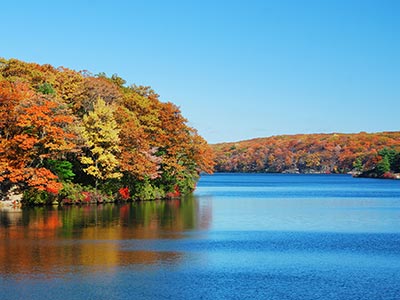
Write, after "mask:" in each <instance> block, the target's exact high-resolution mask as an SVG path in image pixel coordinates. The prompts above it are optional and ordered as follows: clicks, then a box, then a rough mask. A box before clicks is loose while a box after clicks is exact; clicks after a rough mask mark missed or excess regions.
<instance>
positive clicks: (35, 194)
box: [0, 58, 214, 205]
mask: <svg viewBox="0 0 400 300" xmlns="http://www.w3.org/2000/svg"><path fill="white" fill-rule="evenodd" d="M213 166H214V161H213V152H212V149H211V148H210V147H209V145H208V144H207V142H206V141H205V140H204V139H203V138H202V137H201V136H200V135H199V134H198V133H197V131H196V130H195V129H194V128H191V127H189V126H188V125H187V120H186V119H185V118H184V117H183V116H182V114H181V112H180V110H179V108H178V107H177V106H176V105H174V104H173V103H171V102H161V101H160V99H159V95H157V94H156V93H155V92H154V91H153V90H152V89H151V88H150V87H147V86H137V85H134V84H133V85H127V83H126V82H125V80H124V79H122V78H121V77H119V76H118V75H116V74H114V75H112V76H110V77H109V76H107V75H106V74H104V73H100V74H96V75H93V74H91V73H90V72H88V71H80V72H77V71H74V70H71V69H68V68H64V67H58V68H55V67H53V66H51V65H49V64H44V65H39V64H36V63H27V62H23V61H20V60H17V59H8V60H7V59H1V58H0V193H1V194H0V199H7V198H8V197H11V195H14V196H15V195H20V196H21V197H22V199H21V201H22V203H23V204H25V205H29V204H35V205H39V204H50V203H54V204H55V203H61V204H68V203H85V202H90V203H101V202H104V201H115V200H122V201H129V200H151V199H160V198H174V197H178V196H180V195H182V194H187V193H190V192H191V191H193V190H194V188H195V186H196V182H197V180H198V178H199V176H200V173H201V172H208V173H211V172H212V171H213Z"/></svg>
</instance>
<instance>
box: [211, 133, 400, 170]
mask: <svg viewBox="0 0 400 300" xmlns="http://www.w3.org/2000/svg"><path fill="white" fill-rule="evenodd" d="M212 147H213V149H214V152H215V155H216V159H215V161H216V167H215V170H216V171H217V172H279V173H281V172H290V173H346V172H350V171H354V172H358V173H362V172H366V171H373V170H376V168H377V167H378V166H379V164H381V165H382V164H384V161H385V160H387V161H389V167H388V166H387V164H386V167H385V168H381V169H380V171H379V172H378V173H379V174H378V175H377V176H381V175H383V173H387V172H400V170H399V168H400V154H399V151H400V132H381V133H365V132H361V133H357V134H339V133H333V134H297V135H281V136H272V137H268V138H258V139H252V140H247V141H241V142H237V143H222V144H216V145H213V146H212ZM385 157H386V158H385Z"/></svg>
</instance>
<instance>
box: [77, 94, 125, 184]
mask: <svg viewBox="0 0 400 300" xmlns="http://www.w3.org/2000/svg"><path fill="white" fill-rule="evenodd" d="M119 131H120V129H119V128H118V125H117V122H116V121H115V119H114V107H112V106H111V105H107V104H106V103H105V102H104V100H103V99H101V98H98V99H97V102H96V103H95V105H94V109H93V111H91V112H89V114H87V115H85V116H84V117H83V121H82V128H81V129H80V133H81V135H82V138H83V140H84V143H85V144H84V147H85V149H84V154H83V155H82V156H81V157H80V161H81V163H82V164H83V165H85V166H86V167H85V168H84V169H83V170H84V171H85V172H86V173H87V174H88V175H90V176H93V177H94V178H95V183H96V188H97V186H98V183H99V181H104V180H107V179H116V178H120V177H121V173H120V172H119V170H118V167H119V165H120V164H119V161H118V158H117V155H118V154H119V153H120V148H119V146H118V144H119V137H118V134H119Z"/></svg>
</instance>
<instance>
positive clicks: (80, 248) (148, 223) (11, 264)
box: [0, 196, 211, 276]
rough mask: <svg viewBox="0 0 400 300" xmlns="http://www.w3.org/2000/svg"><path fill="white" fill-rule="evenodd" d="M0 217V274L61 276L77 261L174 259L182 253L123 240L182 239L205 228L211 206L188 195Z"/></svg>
mask: <svg viewBox="0 0 400 300" xmlns="http://www.w3.org/2000/svg"><path fill="white" fill-rule="evenodd" d="M0 218H1V220H0V226H1V227H0V239H1V240H2V241H3V242H2V243H0V275H1V274H2V273H3V274H4V273H7V274H10V275H17V274H45V273H46V274H53V275H55V273H59V274H60V275H61V276H62V274H65V273H73V272H74V270H77V269H79V267H80V266H85V267H89V269H91V270H92V271H101V270H104V268H111V269H112V268H115V267H117V266H121V265H136V264H158V263H162V262H168V263H171V262H175V263H178V262H179V260H180V259H181V257H182V255H183V254H182V253H179V252H174V251H161V252H159V251H154V250H152V251H147V250H143V249H140V250H138V249H136V250H134V251H127V250H126V249H124V248H123V244H124V241H127V240H131V241H132V240H133V241H134V242H135V243H137V244H138V245H140V243H141V241H143V240H145V239H151V240H154V239H182V238H185V235H184V232H186V231H188V230H203V229H206V228H208V227H209V225H210V221H211V206H210V205H202V206H200V205H199V201H198V200H197V199H196V198H195V197H193V196H189V197H186V198H184V199H181V200H168V201H149V202H136V203H128V204H121V205H117V204H105V205H99V206H71V207H62V208H51V207H50V208H48V207H35V208H31V209H23V210H22V211H21V212H19V213H11V212H7V211H1V212H0ZM136 240H137V241H136ZM142 243H143V242H142ZM53 275H52V276H53Z"/></svg>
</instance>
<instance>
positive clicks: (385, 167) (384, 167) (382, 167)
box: [376, 155, 390, 175]
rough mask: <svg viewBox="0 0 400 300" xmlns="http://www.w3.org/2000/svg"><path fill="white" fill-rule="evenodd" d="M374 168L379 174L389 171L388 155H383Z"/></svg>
mask: <svg viewBox="0 0 400 300" xmlns="http://www.w3.org/2000/svg"><path fill="white" fill-rule="evenodd" d="M376 170H377V171H378V174H379V175H383V174H385V173H386V172H390V161H389V156H387V155H385V156H384V157H383V158H382V160H381V161H380V162H379V163H378V164H377V165H376Z"/></svg>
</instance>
